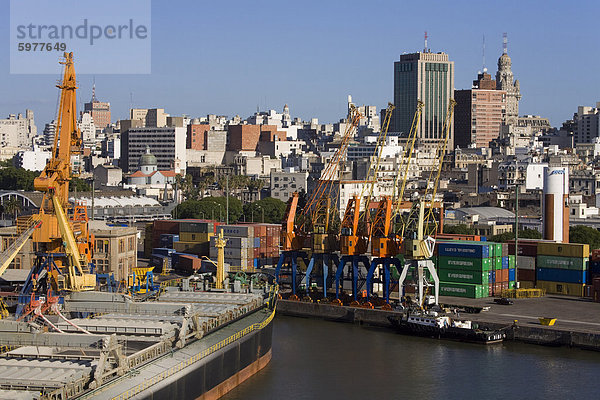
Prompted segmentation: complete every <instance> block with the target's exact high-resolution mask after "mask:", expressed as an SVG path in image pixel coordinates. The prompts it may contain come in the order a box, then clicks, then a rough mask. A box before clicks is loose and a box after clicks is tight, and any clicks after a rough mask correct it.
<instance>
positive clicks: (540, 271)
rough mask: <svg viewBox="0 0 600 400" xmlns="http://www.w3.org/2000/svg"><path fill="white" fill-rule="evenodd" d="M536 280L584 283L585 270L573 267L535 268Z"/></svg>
mask: <svg viewBox="0 0 600 400" xmlns="http://www.w3.org/2000/svg"><path fill="white" fill-rule="evenodd" d="M535 271H536V275H535V276H536V280H538V281H551V282H565V283H578V284H583V283H586V277H587V274H586V272H585V271H578V270H574V269H559V268H540V267H538V268H536V270H535Z"/></svg>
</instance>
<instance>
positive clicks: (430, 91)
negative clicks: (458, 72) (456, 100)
mask: <svg viewBox="0 0 600 400" xmlns="http://www.w3.org/2000/svg"><path fill="white" fill-rule="evenodd" d="M453 95H454V62H453V61H449V60H448V54H445V53H429V52H424V53H421V52H419V53H413V54H403V55H401V56H400V61H396V62H395V63H394V104H395V105H396V109H395V110H394V114H393V119H392V122H393V130H394V131H395V132H403V133H404V134H405V135H406V134H408V132H409V131H410V128H411V125H412V121H413V116H414V113H415V110H416V108H417V101H418V100H421V101H422V102H423V103H424V104H425V107H424V108H423V113H422V115H421V122H420V124H419V129H418V132H417V137H418V138H419V144H420V145H423V146H425V147H430V146H435V145H437V143H438V141H439V140H440V139H442V138H443V125H444V120H445V119H446V113H447V112H448V103H449V102H450V99H451V98H452V96H453ZM453 148H454V122H453V121H452V123H451V125H450V140H449V142H448V149H453Z"/></svg>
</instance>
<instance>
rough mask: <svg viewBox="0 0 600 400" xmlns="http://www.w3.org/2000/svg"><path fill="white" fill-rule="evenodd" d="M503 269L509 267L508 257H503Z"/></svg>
mask: <svg viewBox="0 0 600 400" xmlns="http://www.w3.org/2000/svg"><path fill="white" fill-rule="evenodd" d="M502 269H508V257H507V256H504V257H502Z"/></svg>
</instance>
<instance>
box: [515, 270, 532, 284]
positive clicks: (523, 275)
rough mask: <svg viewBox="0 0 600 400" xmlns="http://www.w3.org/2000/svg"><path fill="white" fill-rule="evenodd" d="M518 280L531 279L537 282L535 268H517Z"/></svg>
mask: <svg viewBox="0 0 600 400" xmlns="http://www.w3.org/2000/svg"><path fill="white" fill-rule="evenodd" d="M517 280H518V281H531V282H535V270H534V269H520V268H519V269H517Z"/></svg>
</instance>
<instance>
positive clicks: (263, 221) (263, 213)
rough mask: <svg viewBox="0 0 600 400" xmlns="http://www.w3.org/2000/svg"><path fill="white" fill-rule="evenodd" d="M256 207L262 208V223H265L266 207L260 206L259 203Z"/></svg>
mask: <svg viewBox="0 0 600 400" xmlns="http://www.w3.org/2000/svg"><path fill="white" fill-rule="evenodd" d="M256 207H258V208H260V210H261V211H262V223H263V224H264V223H265V209H264V208H262V207H261V206H259V205H258V204H257V205H256ZM252 222H254V218H253V219H252Z"/></svg>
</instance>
